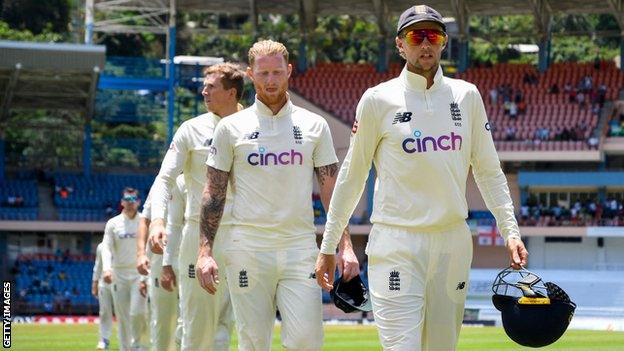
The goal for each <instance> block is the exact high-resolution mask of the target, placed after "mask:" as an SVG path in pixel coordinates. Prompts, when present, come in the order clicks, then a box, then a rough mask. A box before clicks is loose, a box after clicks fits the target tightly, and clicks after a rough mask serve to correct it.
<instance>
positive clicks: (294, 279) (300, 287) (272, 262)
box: [225, 248, 323, 351]
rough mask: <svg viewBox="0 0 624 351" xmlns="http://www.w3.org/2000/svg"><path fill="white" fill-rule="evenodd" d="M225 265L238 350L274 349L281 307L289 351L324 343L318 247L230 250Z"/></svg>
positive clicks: (308, 349) (307, 350)
mask: <svg viewBox="0 0 624 351" xmlns="http://www.w3.org/2000/svg"><path fill="white" fill-rule="evenodd" d="M226 252H227V254H226V256H225V269H226V273H227V279H228V286H229V288H230V298H231V299H232V307H233V308H234V315H235V316H236V330H237V332H238V349H239V350H240V351H269V350H271V339H272V334H273V327H274V325H275V312H276V308H277V309H279V312H280V315H281V317H282V335H281V336H282V346H283V347H284V349H286V350H297V351H316V350H320V349H321V347H322V346H323V311H322V304H321V290H320V288H319V286H318V285H317V284H316V279H315V277H314V275H313V273H314V264H315V262H316V257H317V255H318V249H317V248H312V249H292V250H276V251H253V250H227V251H226Z"/></svg>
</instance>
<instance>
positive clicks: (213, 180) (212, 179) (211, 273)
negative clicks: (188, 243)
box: [196, 166, 230, 294]
mask: <svg viewBox="0 0 624 351" xmlns="http://www.w3.org/2000/svg"><path fill="white" fill-rule="evenodd" d="M229 174H230V173H229V172H224V171H221V170H218V169H216V168H213V167H210V166H208V170H207V172H206V176H207V178H208V180H207V181H206V185H205V186H204V191H203V194H202V205H201V213H200V223H199V232H200V238H199V239H200V246H199V257H198V258H197V268H196V271H197V272H196V275H197V279H199V284H200V285H201V286H202V288H204V290H206V291H207V292H208V293H210V294H214V293H215V292H216V291H217V284H219V270H218V266H217V262H216V261H215V260H214V258H213V256H212V245H213V243H214V239H215V236H216V235H217V230H218V229H219V222H220V221H221V216H223V208H224V207H225V194H226V191H227V185H228V184H227V183H228V178H229Z"/></svg>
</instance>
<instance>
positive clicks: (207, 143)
mask: <svg viewBox="0 0 624 351" xmlns="http://www.w3.org/2000/svg"><path fill="white" fill-rule="evenodd" d="M210 145H212V138H210V139H206V141H204V146H210Z"/></svg>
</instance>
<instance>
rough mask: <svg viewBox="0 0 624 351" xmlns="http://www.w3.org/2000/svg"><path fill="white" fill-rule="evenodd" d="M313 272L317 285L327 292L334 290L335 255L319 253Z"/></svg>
mask: <svg viewBox="0 0 624 351" xmlns="http://www.w3.org/2000/svg"><path fill="white" fill-rule="evenodd" d="M314 271H315V273H316V282H317V283H318V285H319V286H320V287H321V288H323V289H325V290H327V291H331V290H332V289H333V288H334V272H335V271H336V255H326V254H323V253H319V255H318V258H317V259H316V267H315V269H314Z"/></svg>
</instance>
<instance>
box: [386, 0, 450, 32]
mask: <svg viewBox="0 0 624 351" xmlns="http://www.w3.org/2000/svg"><path fill="white" fill-rule="evenodd" d="M418 22H436V23H438V24H439V25H440V26H442V30H443V31H445V32H446V24H444V21H443V20H442V15H440V13H439V12H438V11H436V10H434V9H433V8H431V7H429V6H427V5H416V6H412V7H410V8H409V9H407V10H405V11H404V12H403V13H402V14H401V17H399V24H398V26H397V35H399V33H401V31H402V30H403V29H405V28H407V27H408V26H411V25H412V24H414V23H418Z"/></svg>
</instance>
